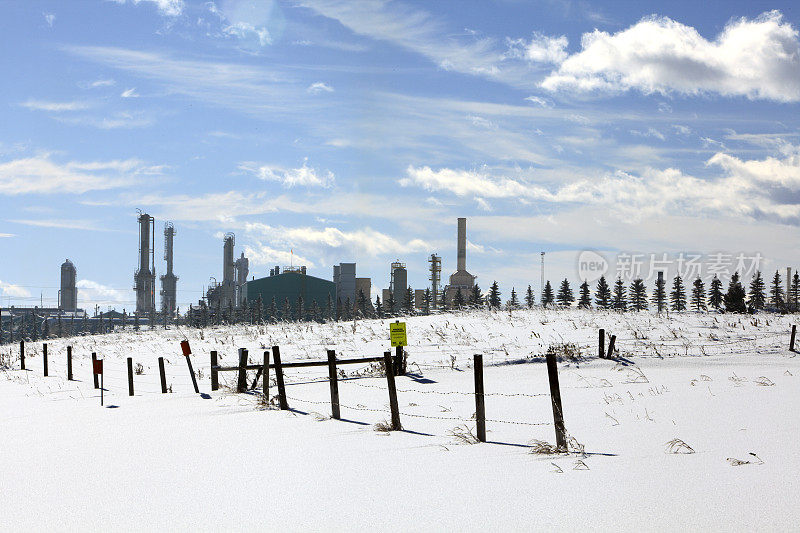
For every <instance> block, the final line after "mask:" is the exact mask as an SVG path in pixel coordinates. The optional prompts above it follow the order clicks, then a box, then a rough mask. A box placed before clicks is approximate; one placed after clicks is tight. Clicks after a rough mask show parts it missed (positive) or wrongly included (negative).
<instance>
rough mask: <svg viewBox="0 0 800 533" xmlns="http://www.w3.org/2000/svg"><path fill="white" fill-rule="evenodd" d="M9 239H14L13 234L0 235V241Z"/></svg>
mask: <svg viewBox="0 0 800 533" xmlns="http://www.w3.org/2000/svg"><path fill="white" fill-rule="evenodd" d="M10 237H16V235H14V234H13V233H0V239H7V238H10Z"/></svg>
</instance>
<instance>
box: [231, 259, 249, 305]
mask: <svg viewBox="0 0 800 533" xmlns="http://www.w3.org/2000/svg"><path fill="white" fill-rule="evenodd" d="M233 266H234V270H235V279H234V282H235V285H236V307H241V306H242V304H244V300H245V295H244V284H245V283H247V275H248V274H249V273H250V261H249V260H248V259H247V258H246V257H245V256H244V252H242V255H241V257H239V259H237V260H236V262H235V263H234V264H233Z"/></svg>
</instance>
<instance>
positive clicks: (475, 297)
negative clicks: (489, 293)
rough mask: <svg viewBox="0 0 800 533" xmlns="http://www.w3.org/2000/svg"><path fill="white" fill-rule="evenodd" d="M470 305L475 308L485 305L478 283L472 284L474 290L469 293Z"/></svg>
mask: <svg viewBox="0 0 800 533" xmlns="http://www.w3.org/2000/svg"><path fill="white" fill-rule="evenodd" d="M469 305H470V306H472V307H475V308H478V307H482V306H483V294H481V288H480V287H478V284H477V283H476V284H475V285H473V286H472V290H471V291H470V293H469Z"/></svg>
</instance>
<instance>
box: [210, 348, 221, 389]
mask: <svg viewBox="0 0 800 533" xmlns="http://www.w3.org/2000/svg"><path fill="white" fill-rule="evenodd" d="M218 365H219V363H217V351H216V350H211V390H212V391H215V390H217V389H219V372H217V366H218Z"/></svg>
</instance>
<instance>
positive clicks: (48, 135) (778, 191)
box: [0, 0, 800, 309]
mask: <svg viewBox="0 0 800 533" xmlns="http://www.w3.org/2000/svg"><path fill="white" fill-rule="evenodd" d="M0 9H2V11H3V16H2V17H0V43H1V44H0V46H2V54H0V68H2V72H3V73H4V74H3V76H2V78H0V256H2V262H0V299H2V303H3V304H4V305H5V304H7V303H9V302H10V303H12V304H16V305H32V304H34V303H38V301H39V300H40V298H43V299H44V300H45V304H46V305H47V304H48V303H50V304H51V305H52V304H53V303H54V302H55V299H56V297H57V289H58V288H57V285H58V273H59V265H60V264H61V262H63V260H64V259H65V258H70V259H71V260H72V261H73V262H74V263H75V265H76V267H77V269H78V279H79V280H80V282H79V286H80V287H81V289H80V291H79V304H80V305H81V306H85V307H92V306H93V305H94V304H95V303H97V304H99V305H101V306H102V307H104V308H105V307H108V306H115V307H117V308H122V307H126V308H128V309H130V308H132V307H133V301H134V297H133V292H132V289H131V287H132V285H133V272H134V269H135V268H136V257H137V238H136V232H137V227H136V209H137V208H140V209H142V210H145V211H147V212H148V213H150V214H152V215H153V216H154V217H155V218H156V223H157V238H156V257H157V262H156V268H157V273H158V274H161V273H163V271H164V262H163V261H162V260H161V247H162V242H163V239H162V236H161V230H162V229H163V223H164V221H166V220H171V221H173V222H174V224H175V227H176V228H177V236H176V240H175V248H176V251H175V269H176V274H177V275H178V276H179V277H180V280H179V282H178V289H179V295H178V300H179V304H180V305H181V307H183V308H185V307H186V306H187V305H188V303H190V302H196V300H197V299H198V298H199V297H200V295H201V291H202V288H203V287H204V285H206V284H207V283H208V280H209V277H211V276H214V277H217V278H219V277H221V271H222V264H221V263H222V257H221V256H222V235H223V234H224V233H226V232H228V231H232V232H235V233H236V254H237V256H238V254H239V253H240V252H241V251H245V253H246V255H248V256H249V258H250V262H251V274H252V275H255V276H262V275H266V274H267V273H268V271H269V268H270V267H272V266H274V265H276V264H278V265H284V264H288V263H289V262H290V260H292V259H291V258H290V250H293V251H294V261H295V264H297V263H299V264H305V265H307V266H308V268H309V273H311V274H314V275H318V276H320V277H324V278H328V279H330V278H331V275H332V273H331V270H332V269H331V266H332V265H333V264H335V263H338V262H350V261H355V262H356V263H357V264H358V267H357V273H358V275H359V276H368V277H371V278H372V279H373V287H375V288H381V287H385V286H387V285H388V277H389V263H390V262H391V261H393V260H396V259H399V260H401V261H404V262H406V263H407V264H408V266H409V282H410V283H411V285H412V286H413V287H415V288H422V287H424V286H425V285H426V284H427V283H428V282H427V272H426V267H427V263H426V257H427V256H428V255H430V253H432V252H437V253H439V254H440V255H442V256H443V263H444V264H443V271H444V272H443V273H444V274H445V275H447V274H449V273H450V272H452V271H453V270H454V269H455V252H456V251H455V233H456V218H457V217H459V216H466V217H468V218H469V221H468V236H469V241H470V246H469V250H468V259H467V263H468V269H469V270H470V271H472V273H474V274H476V275H478V282H479V283H480V284H481V286H482V287H483V288H484V289H485V288H487V287H488V285H489V284H490V283H491V281H492V280H494V279H496V280H498V281H499V282H500V284H501V288H502V289H503V291H504V295H505V296H507V295H508V293H509V292H510V289H511V286H515V287H516V288H517V289H518V291H519V290H520V289H522V288H524V287H525V286H527V285H528V284H532V285H533V286H534V288H535V289H537V291H538V280H539V252H540V251H546V252H547V256H546V257H547V270H546V272H547V277H548V278H549V279H552V280H554V281H555V280H557V279H562V278H564V277H569V278H570V279H571V280H572V281H574V282H576V283H577V282H578V280H579V273H578V271H577V267H576V263H577V258H578V257H579V254H580V252H581V251H582V250H594V251H597V252H599V253H600V254H601V255H602V256H604V257H605V258H606V259H607V260H608V261H609V262H610V263H612V266H611V273H612V274H611V275H612V277H613V272H614V266H613V263H614V261H615V257H617V255H618V254H620V253H623V254H630V253H639V254H642V255H643V256H645V257H649V254H658V255H659V256H660V255H661V254H663V253H667V254H670V258H674V257H677V256H678V255H679V254H681V253H694V254H703V255H704V257H705V256H707V255H709V254H713V253H724V254H730V255H731V257H734V258H735V257H736V256H737V255H743V254H744V255H747V256H748V257H751V256H756V255H759V256H760V257H762V258H763V261H764V263H763V265H762V266H763V268H764V269H765V270H767V271H770V270H773V271H774V269H775V268H778V267H781V268H783V267H785V266H790V265H791V266H800V253H798V250H800V242H798V241H799V240H800V239H798V231H797V230H798V224H800V129H799V126H800V122H799V121H798V115H799V113H798V111H800V106H799V105H798V102H800V38H799V37H798V28H800V20H798V16H800V15H798V8H797V5H796V3H792V2H773V3H762V2H733V1H724V2H696V1H693V2H664V3H661V2H622V1H615V2H581V1H571V0H543V1H541V2H534V1H532V2H524V1H514V0H497V1H493V2H492V1H481V2H478V1H474V2H473V1H461V2H444V1H443V2H416V3H415V2H410V1H388V0H387V1H374V2H373V1H364V2H341V1H338V0H324V1H320V2H312V1H310V0H309V1H304V0H296V1H279V2H272V1H253V0H217V1H214V2H210V1H209V2H192V1H188V0H127V1H124V0H109V1H90V0H81V1H75V2H62V1H51V2H48V1H36V0H30V1H25V2H21V1H19V2H17V1H4V2H0ZM706 273H707V272H705V271H704V272H702V274H703V275H705V274H706ZM645 274H646V273H645Z"/></svg>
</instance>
